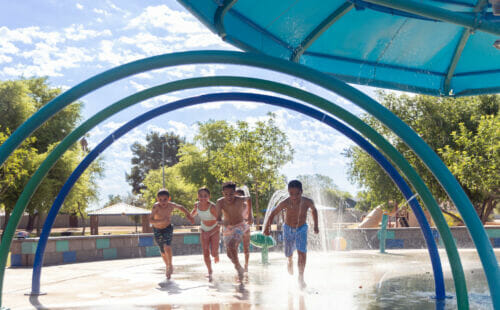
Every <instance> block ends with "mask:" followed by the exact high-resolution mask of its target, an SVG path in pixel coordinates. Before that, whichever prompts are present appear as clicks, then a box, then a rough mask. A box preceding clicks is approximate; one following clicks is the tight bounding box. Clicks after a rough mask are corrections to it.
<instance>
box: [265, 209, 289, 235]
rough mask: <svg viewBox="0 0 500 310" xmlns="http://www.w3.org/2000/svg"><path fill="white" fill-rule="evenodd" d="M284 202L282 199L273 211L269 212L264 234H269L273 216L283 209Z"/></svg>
mask: <svg viewBox="0 0 500 310" xmlns="http://www.w3.org/2000/svg"><path fill="white" fill-rule="evenodd" d="M285 206H286V204H285V203H284V202H283V201H282V202H281V203H280V204H279V205H278V206H277V207H276V208H275V209H274V210H273V211H271V214H269V218H268V219H267V223H266V227H264V231H263V233H264V235H267V236H268V235H269V234H270V233H271V224H272V222H273V220H274V217H275V216H276V214H278V212H280V211H281V210H283V209H284V208H285Z"/></svg>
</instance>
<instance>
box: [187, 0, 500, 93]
mask: <svg viewBox="0 0 500 310" xmlns="http://www.w3.org/2000/svg"><path fill="white" fill-rule="evenodd" d="M178 1H179V2H180V3H181V4H183V5H184V6H185V7H186V8H187V9H188V10H190V11H191V12H192V13H193V14H194V15H195V16H196V17H197V18H198V19H200V20H201V21H202V22H203V23H204V24H205V25H206V26H207V27H208V28H209V29H211V30H212V31H213V32H215V33H216V34H218V35H219V36H221V37H222V38H223V39H224V40H225V41H227V42H228V43H231V44H233V45H235V46H237V47H239V48H241V49H243V50H245V51H257V52H261V53H265V54H267V55H271V56H275V57H280V58H284V59H289V60H291V61H295V62H299V63H301V64H304V65H306V66H309V67H312V68H314V69H317V70H320V71H322V72H325V73H328V74H331V75H333V76H335V77H337V78H339V79H341V80H343V81H345V82H348V83H354V84H360V85H369V86H375V87H382V88H388V89H395V90H401V91H410V92H415V93H421V94H428V95H438V96H465V95H477V94H492V93H497V92H499V91H500V50H499V49H497V48H496V47H495V46H494V45H495V42H496V40H497V39H499V38H500V16H495V15H494V14H493V12H492V8H491V4H490V3H489V2H488V0H419V1H412V0H390V1H389V0H366V1H362V0H349V1H343V0H307V1H305V0H302V1H301V0H279V1H278V0H276V1H255V0H237V1H236V0H204V1H199V0H178ZM499 42H500V41H499Z"/></svg>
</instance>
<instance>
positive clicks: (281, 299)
mask: <svg viewBox="0 0 500 310" xmlns="http://www.w3.org/2000/svg"><path fill="white" fill-rule="evenodd" d="M440 254H441V257H444V259H443V268H444V271H445V278H447V280H446V290H447V295H450V296H451V298H450V299H447V300H446V301H445V302H443V303H436V301H435V300H434V299H433V298H432V296H433V295H434V280H433V275H432V269H431V265H430V260H429V256H428V254H427V251H426V250H391V251H389V253H388V254H379V253H378V252H377V251H348V252H331V253H318V252H309V253H308V258H307V259H308V260H307V267H306V274H305V278H306V282H307V285H308V286H307V288H306V289H305V290H300V289H299V286H298V283H297V276H296V275H295V276H290V275H288V273H287V271H286V260H285V258H284V255H283V254H282V253H276V252H275V253H270V255H269V261H270V264H269V265H267V266H263V265H262V264H261V263H260V254H254V253H252V255H251V258H250V267H249V272H248V274H247V275H246V276H245V280H244V281H243V284H242V285H240V284H239V283H238V282H237V277H236V272H235V271H234V268H233V267H232V264H231V263H230V262H229V259H228V258H227V257H226V256H225V255H221V262H220V263H219V264H217V265H215V266H214V276H213V281H212V282H208V280H207V279H206V278H205V274H206V268H205V265H204V263H203V260H202V257H201V256H200V255H191V256H174V267H175V271H174V274H173V276H172V279H171V280H170V281H166V279H165V276H164V274H165V267H164V265H163V262H162V260H161V258H159V257H156V258H140V259H126V260H113V261H104V262H93V263H81V264H68V265H60V266H50V267H45V268H43V270H42V284H41V290H42V292H45V293H47V294H46V295H42V296H39V297H29V296H25V293H29V292H30V290H31V289H30V288H31V269H24V268H23V269H20V268H16V269H7V271H6V275H5V282H4V293H3V303H2V305H3V306H4V307H7V308H10V309H35V308H38V309H120V310H125V309H186V310H190V309H193V310H195V309H196V310H197V309H200V310H250V309H252V310H260V309H273V310H280V309H284V310H285V309H286V310H306V309H308V310H316V309H456V299H455V298H454V288H453V281H452V280H451V279H450V271H449V266H448V263H447V260H446V253H445V252H443V251H441V252H440ZM460 255H461V257H462V263H463V265H464V269H465V273H466V278H467V286H468V291H469V292H470V303H471V309H493V307H492V304H491V299H490V298H489V291H488V288H487V284H486V280H485V277H484V273H483V272H482V270H481V265H480V262H479V259H478V257H477V255H476V252H475V251H473V250H461V251H460ZM496 255H497V257H499V258H500V251H496ZM242 258H243V255H240V259H242ZM295 259H296V257H295ZM295 263H296V260H295ZM294 268H295V271H297V267H296V265H295V266H294Z"/></svg>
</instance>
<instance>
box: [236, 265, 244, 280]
mask: <svg viewBox="0 0 500 310" xmlns="http://www.w3.org/2000/svg"><path fill="white" fill-rule="evenodd" d="M237 271H238V280H239V281H240V282H243V275H244V273H245V269H243V268H242V267H241V266H239V268H237Z"/></svg>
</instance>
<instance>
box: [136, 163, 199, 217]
mask: <svg viewBox="0 0 500 310" xmlns="http://www.w3.org/2000/svg"><path fill="white" fill-rule="evenodd" d="M144 185H145V188H144V189H142V190H141V194H142V199H143V200H144V202H145V204H146V208H148V209H151V208H152V207H153V204H154V203H155V202H156V193H157V192H158V190H160V189H161V188H162V170H161V169H156V170H150V171H149V172H148V174H147V175H146V178H145V179H144ZM165 187H166V188H167V189H168V191H169V193H170V197H171V198H172V201H175V202H176V203H178V204H181V205H183V206H184V207H186V208H187V209H188V210H190V209H192V208H193V205H194V203H195V202H196V198H197V188H196V186H195V185H193V184H191V183H188V182H186V179H185V178H184V177H183V176H182V175H181V173H180V170H179V167H178V165H175V166H173V167H168V168H165Z"/></svg>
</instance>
